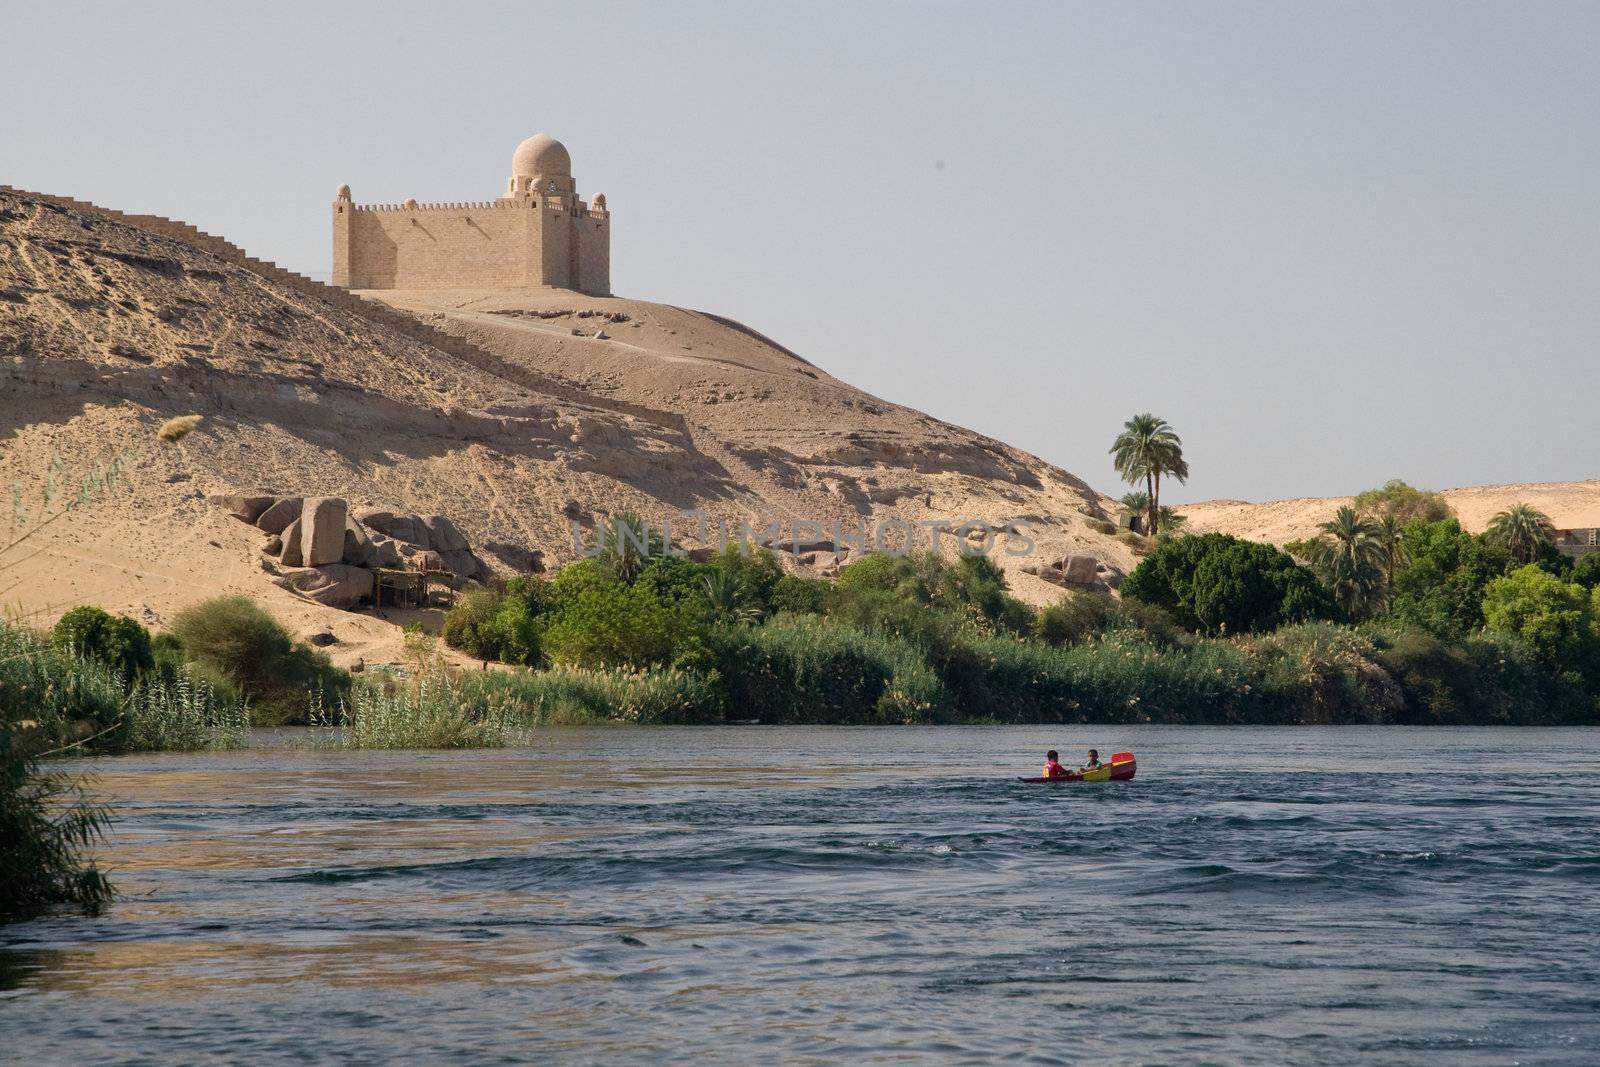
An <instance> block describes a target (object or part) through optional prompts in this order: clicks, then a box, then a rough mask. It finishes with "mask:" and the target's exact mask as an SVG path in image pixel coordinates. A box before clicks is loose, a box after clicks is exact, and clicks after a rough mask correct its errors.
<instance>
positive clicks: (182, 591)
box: [0, 188, 1134, 661]
mask: <svg viewBox="0 0 1600 1067" xmlns="http://www.w3.org/2000/svg"><path fill="white" fill-rule="evenodd" d="M381 295H382V296H383V297H384V298H385V300H387V301H390V302H391V303H392V304H393V308H391V307H390V306H388V305H386V304H379V303H376V302H373V301H368V300H362V299H360V298H358V297H356V296H353V295H351V294H349V293H347V292H345V291H343V290H337V289H331V288H329V287H326V286H321V285H319V284H317V283H314V282H310V281H308V280H307V279H304V278H301V277H299V276H298V275H293V274H290V273H289V272H286V271H283V270H280V269H278V268H276V267H273V266H272V265H271V264H265V263H261V262H259V261H256V260H253V259H250V258H249V257H247V256H245V255H244V253H243V252H241V251H240V250H238V249H237V248H234V247H233V246H232V245H229V244H228V243H227V242H225V241H222V240H220V239H218V238H215V237H211V236H210V235H206V234H203V233H200V232H198V231H195V230H193V229H192V228H190V227H186V226H184V225H182V224H179V223H172V222H169V221H167V220H162V219H153V218H146V217H138V216H125V215H120V214H118V213H116V212H110V211H106V210H103V209H99V208H96V207H94V206H92V205H87V204H81V203H77V202H74V201H67V200H64V199H62V198H55V197H49V196H42V195H38V194H29V193H23V192H19V191H16V190H10V189H3V188H0V373H3V374H4V376H5V380H4V394H3V400H0V441H3V442H4V445H3V450H0V481H3V482H4V484H5V485H7V486H8V487H10V488H11V489H12V491H13V492H12V496H13V504H12V507H11V508H10V511H11V514H10V515H9V516H7V518H6V519H5V520H4V521H5V524H6V527H7V530H8V536H6V537H5V539H4V541H0V544H3V543H7V542H10V541H11V540H12V538H13V537H15V536H16V535H18V534H20V533H24V532H26V531H27V530H28V529H29V528H30V525H37V524H38V523H39V522H40V520H41V519H42V518H44V517H47V516H48V515H50V514H52V513H54V512H57V511H59V510H60V508H61V507H62V506H63V504H64V502H66V501H72V500H76V499H77V498H76V497H75V495H74V494H80V492H81V486H82V483H83V480H84V479H85V477H86V476H89V477H90V478H91V480H92V477H93V476H92V474H91V472H93V471H94V470H95V469H96V467H97V466H99V465H103V464H108V463H111V462H113V461H116V462H117V463H118V465H119V467H120V468H121V469H122V471H123V472H124V473H123V475H122V477H121V478H120V479H119V480H118V481H117V483H116V484H114V485H113V486H111V487H110V488H94V487H91V488H90V490H89V491H87V493H82V496H83V499H82V501H81V503H78V504H77V505H76V506H75V509H74V511H73V513H72V514H71V515H70V516H68V517H67V518H66V520H65V521H56V522H53V523H51V524H50V525H49V526H47V527H45V528H43V529H41V530H40V531H39V532H38V533H37V534H34V535H33V536H31V537H29V538H28V539H27V540H26V541H24V542H22V543H21V544H19V545H17V546H15V547H14V548H12V549H9V550H7V551H5V552H4V554H3V555H0V602H3V603H4V604H5V605H6V606H7V610H8V611H9V612H10V613H12V614H15V615H21V616H23V617H26V618H29V619H34V620H43V621H47V620H48V619H49V617H51V616H53V615H55V614H58V613H59V612H61V611H63V610H65V609H66V608H68V607H71V606H73V605H75V604H80V603H93V604H99V605H101V606H103V607H106V608H108V609H110V610H115V611H123V612H128V613H131V614H134V615H135V616H136V617H142V618H143V619H145V620H146V621H147V622H149V623H151V624H153V625H157V626H159V625H160V624H161V623H162V622H163V621H164V620H165V619H167V618H169V617H170V616H171V614H172V613H173V612H175V611H176V610H178V609H180V608H181V607H182V606H184V605H185V604H187V603H190V602H193V601H195V600H199V599H202V598H204V597H207V596H210V595H214V594H216V593H219V592H243V593H247V594H249V595H251V596H253V597H257V598H258V599H261V600H262V601H263V602H264V603H266V604H267V605H268V606H269V607H270V608H271V609H272V610H273V611H275V612H276V613H277V614H279V615H280V617H282V618H283V619H284V620H285V621H286V622H288V623H290V624H291V625H292V626H299V627H302V628H309V627H314V626H321V625H331V626H333V628H334V629H335V631H336V633H337V634H338V636H339V637H340V639H341V644H339V645H337V646H335V649H334V651H335V652H336V658H338V659H341V660H345V661H348V660H350V659H353V658H355V657H356V656H357V655H363V656H365V658H367V659H369V660H372V659H383V658H386V657H387V656H388V655H390V654H391V653H392V651H393V648H394V646H395V644H396V628H395V627H394V626H393V625H392V624H391V623H392V621H393V618H392V617H391V620H390V621H384V620H381V619H378V618H376V617H373V616H371V615H360V614H353V613H345V612H339V611H335V610H333V609H329V608H324V607H321V606H320V605H317V604H313V603H309V602H307V601H306V600H304V599H303V598H300V597H297V596H296V595H295V594H294V593H293V592H291V591H289V590H286V589H283V588H280V587H279V585H278V584H277V583H276V582H275V580H274V578H275V576H274V573H273V571H272V568H271V561H270V560H264V559H263V557H262V556H261V554H260V552H259V544H260V534H259V531H256V530H253V529H252V528H251V527H249V526H247V525H244V524H243V523H240V522H238V521H236V520H234V519H232V518H230V517H229V516H228V515H227V514H225V513H224V512H223V511H221V510H219V509H218V508H216V507H214V506H212V505H211V504H208V503H207V500H206V498H207V496H208V495H211V494H215V493H222V492H230V491H246V490H264V491H271V492H276V493H280V494H304V495H330V496H339V497H344V498H347V499H349V500H350V501H351V502H352V503H353V504H354V503H368V504H376V505H379V506H392V507H400V508H404V509H406V510H411V511H417V512H424V513H439V514H444V515H447V516H449V517H450V518H451V519H452V520H454V522H455V523H456V525H458V526H459V527H460V528H461V530H462V531H463V532H464V533H465V534H466V535H467V537H468V538H469V540H470V541H471V542H472V544H473V546H474V548H475V549H476V550H477V551H478V552H479V554H480V556H481V557H482V558H483V559H484V560H485V561H486V562H487V563H488V564H490V566H491V567H493V568H494V569H495V570H496V571H497V572H499V573H501V574H505V573H509V572H511V571H513V570H515V569H517V568H518V567H519V566H521V565H522V563H523V562H524V561H526V559H527V554H528V552H529V551H538V552H542V553H543V554H544V558H545V559H546V560H547V561H549V562H551V563H559V562H560V561H562V560H563V559H565V558H568V557H570V556H571V554H572V549H571V534H570V530H569V524H570V523H571V522H572V521H578V522H579V523H581V524H590V523H593V522H594V521H595V520H596V518H597V517H603V516H604V515H605V514H608V513H613V512H616V511H619V510H623V509H631V510H634V511H637V512H639V513H641V514H643V515H644V516H646V517H647V518H650V519H652V520H654V521H656V522H659V521H660V520H661V519H662V518H666V517H668V516H670V515H673V514H675V513H677V512H680V511H683V510H687V509H691V508H698V509H701V510H702V511H703V512H705V513H706V514H707V516H708V517H709V519H710V521H711V522H712V523H716V522H718V521H722V522H726V523H727V524H729V525H730V527H731V526H736V525H737V524H738V523H739V522H741V521H748V522H750V523H751V524H752V525H755V526H758V527H759V526H763V525H765V524H767V523H770V522H774V521H776V522H779V523H781V524H782V525H783V527H784V528H785V529H786V530H787V529H788V528H789V526H790V524H791V523H793V522H794V521H796V520H808V521H815V522H821V523H831V522H840V523H842V524H845V525H850V524H852V523H856V522H859V521H861V520H865V521H867V522H868V523H870V524H872V525H874V526H876V525H877V524H879V523H881V522H882V520H884V519H886V518H889V517H891V516H892V517H893V518H896V519H899V520H902V521H904V522H907V523H912V524H915V523H919V522H925V521H935V520H944V521H951V522H954V521H961V520H968V519H973V520H982V521H985V522H988V523H991V524H994V525H997V526H998V525H1003V524H1006V523H1010V522H1023V523H1025V524H1026V525H1027V526H1028V527H1029V529H1030V531H1031V533H1032V536H1033V538H1034V539H1035V541H1036V542H1037V547H1036V548H1035V550H1034V553H1033V555H1031V556H1029V557H1026V558H1011V557H1007V556H1006V555H1004V554H1003V553H997V554H996V559H997V560H998V561H999V562H1001V563H1002V565H1004V566H1006V568H1007V570H1008V573H1009V574H1010V576H1011V579H1012V584H1013V587H1014V590H1015V591H1016V592H1017V593H1018V595H1020V596H1022V597H1024V598H1025V599H1028V600H1030V601H1033V602H1036V603H1039V602H1046V601H1049V600H1051V599H1053V598H1055V597H1056V596H1059V588H1058V586H1057V585H1055V584H1051V583H1048V582H1046V581H1044V580H1042V579H1040V578H1038V577H1035V576H1033V575H1031V574H1025V573H1023V572H1022V569H1021V568H1022V566H1023V565H1024V564H1027V563H1029V562H1030V561H1031V562H1033V563H1035V564H1036V563H1037V562H1038V561H1040V560H1051V559H1060V558H1063V557H1066V556H1072V555H1077V556H1080V557H1084V556H1089V557H1093V558H1094V559H1096V560H1099V561H1101V569H1102V572H1103V573H1105V574H1109V575H1113V576H1114V574H1115V573H1120V572H1122V571H1126V570H1127V569H1129V568H1130V567H1131V566H1132V564H1133V563H1134V559H1133V557H1132V555H1131V553H1130V551H1129V549H1128V547H1127V546H1126V545H1125V544H1124V543H1122V542H1120V541H1118V540H1116V539H1115V538H1113V537H1110V536H1107V535H1106V534H1105V533H1103V532H1099V531H1098V530H1097V529H1096V528H1095V527H1094V526H1092V525H1091V523H1093V524H1096V525H1100V526H1101V528H1102V529H1103V528H1104V527H1103V520H1104V518H1105V517H1106V516H1107V515H1108V514H1109V511H1110V508H1111V503H1110V501H1108V500H1107V499H1106V498H1104V497H1103V496H1102V495H1100V494H1098V493H1096V492H1095V491H1093V490H1092V489H1090V488H1089V487H1088V486H1087V485H1086V484H1085V483H1084V482H1082V481H1081V480H1079V479H1077V478H1075V477H1073V476H1072V475H1070V474H1068V473H1067V472H1065V471H1063V470H1061V469H1059V468H1056V467H1053V466H1051V465H1050V464H1047V463H1045V462H1043V461H1042V460H1039V459H1038V458H1036V457H1033V456H1030V455H1028V454H1026V453H1023V452H1020V451H1017V450H1015V449H1012V448H1010V447H1008V446H1006V445H1004V444H1002V443H1000V442H998V441H994V440H992V439H989V438H986V437H983V436H980V435H978V434H975V433H971V432H969V431H966V430H963V429H960V428H959V427H955V426H951V425H949V424H946V423H942V422H939V421H938V420H935V419H932V418H930V417H928V416H926V415H923V414H921V413H919V412H916V411H912V410H910V409H907V408H903V407H900V406H897V405H895V404H892V403H889V402H886V401H883V400H880V399H877V398H875V397H871V396H868V395H866V394H864V393H862V392H860V391H859V390H855V389H852V388H851V387H850V386H849V385H847V384H845V383H844V382H842V381H840V380H839V379H837V378H835V377H833V376H832V375H830V374H828V373H827V372H826V371H824V370H822V369H820V368H818V367H815V366H812V365H811V364H809V363H807V362H806V361H805V360H804V359H802V358H800V357H799V356H797V355H795V354H794V353H791V352H789V351H787V350H786V349H784V348H782V347H781V346H780V345H778V344H776V343H774V342H772V341H770V340H768V339H767V338H765V337H763V336H761V335H760V334H758V333H756V332H754V331H752V330H750V329H748V328H746V327H744V326H741V325H740V324H738V323H737V322H734V321H732V320H729V319H725V318H722V317H720V316H716V315H711V314H706V313H700V312H693V311H687V310H684V309H681V308H675V307H668V306H664V305H658V304H649V303H644V302H639V301H630V300H623V299H615V298H604V299H602V298H593V297H586V296H581V295H579V294H576V293H572V292H568V291H565V290H525V291H516V292H498V293H448V294H442V293H434V294H429V293H400V292H394V293H384V294H381ZM396 309H398V310H396ZM188 414H197V415H200V416H203V422H202V423H201V425H200V428H199V429H198V430H196V431H195V432H194V433H193V434H191V435H190V436H189V437H187V438H186V439H184V440H183V441H181V442H179V443H178V444H167V443H163V442H162V441H159V440H158V439H157V437H156V430H157V428H158V427H159V426H160V425H161V424H162V423H163V422H164V421H165V420H166V419H168V418H170V417H173V416H178V415H188ZM946 542H947V544H949V543H950V542H949V539H946ZM787 562H788V563H789V564H790V565H792V566H804V565H806V564H812V565H815V566H823V565H825V563H824V562H823V561H819V560H797V559H795V558H793V557H790V558H788V559H787ZM391 616H392V613H391Z"/></svg>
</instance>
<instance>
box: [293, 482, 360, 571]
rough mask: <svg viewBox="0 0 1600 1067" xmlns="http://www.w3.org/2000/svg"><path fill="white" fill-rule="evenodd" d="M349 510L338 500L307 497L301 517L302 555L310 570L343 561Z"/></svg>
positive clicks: (324, 497)
mask: <svg viewBox="0 0 1600 1067" xmlns="http://www.w3.org/2000/svg"><path fill="white" fill-rule="evenodd" d="M349 513H350V509H349V506H348V505H346V504H345V502H344V501H343V500H341V499H339V498H338V497H336V496H313V497H307V498H306V501H305V504H304V505H303V506H302V510H301V513H300V545H301V548H300V551H301V555H302V556H303V557H304V559H305V565H306V566H307V567H322V566H326V565H327V564H329V563H340V562H342V561H343V560H344V534H345V521H346V519H347V518H348V517H349Z"/></svg>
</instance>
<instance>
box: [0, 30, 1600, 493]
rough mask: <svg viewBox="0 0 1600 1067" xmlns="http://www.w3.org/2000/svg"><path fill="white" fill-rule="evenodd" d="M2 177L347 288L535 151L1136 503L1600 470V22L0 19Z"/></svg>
mask: <svg viewBox="0 0 1600 1067" xmlns="http://www.w3.org/2000/svg"><path fill="white" fill-rule="evenodd" d="M3 22H4V25H5V26H6V30H7V36H8V37H9V38H10V39H11V41H12V44H10V45H9V46H8V47H7V49H6V62H5V63H4V64H3V65H0V99H4V100H5V101H6V102H7V106H6V107H5V108H3V109H0V182H4V183H6V184H11V185H14V186H17V187H20V188H24V189H32V190H37V191H42V192H50V193H59V194H66V195H70V196H75V197H79V198H82V199H86V200H91V201H93V202H95V203H97V204H101V205H103V206H106V207H114V208H119V209H123V210H127V211H133V212H142V213H154V214H160V215H167V216H170V217H174V218H180V219H183V220H185V221H188V222H191V223H194V224H195V225H197V226H199V227H200V228H202V229H205V230H209V231H211V232H213V233H217V234H220V235H222V236H225V237H227V238H229V239H230V240H232V241H234V242H235V243H236V244H239V245H241V246H242V247H244V248H245V249H246V250H247V251H249V252H250V253H251V254H253V255H258V256H260V257H262V258H264V259H269V260H273V261H275V262H277V263H280V264H282V265H283V266H286V267H289V268H291V269H294V270H299V271H301V272H304V273H308V274H311V275H313V276H315V277H319V278H324V279H325V278H326V277H327V275H328V271H329V256H330V221H329V214H330V203H331V201H332V198H333V193H334V190H335V188H336V187H337V186H338V185H339V183H341V182H348V183H350V185H351V186H352V188H353V191H354V194H355V198H356V200H357V201H358V202H399V201H401V200H404V199H405V198H407V197H411V196H414V197H416V198H417V199H418V200H421V201H424V202H426V201H455V200H479V199H490V198H492V197H494V196H498V195H500V194H501V192H502V190H503V187H504V183H505V180H506V176H507V174H508V173H509V170H510V156H511V152H512V149H513V148H515V147H516V145H517V143H518V142H519V141H521V140H522V139H523V138H525V137H527V136H530V135H531V134H533V133H536V132H547V133H550V134H551V135H553V136H555V137H557V138H559V139H560V140H561V141H562V142H563V143H564V144H566V146H567V148H568V149H569V150H570V152H571V154H572V158H573V172H574V175H575V177H576V178H577V182H578V188H579V190H580V192H581V193H583V194H584V195H585V196H587V195H589V194H592V193H594V192H604V193H605V194H606V195H607V200H608V201H609V206H610V208H611V210H612V213H613V215H612V226H613V233H612V250H611V263H612V287H613V290H614V291H615V292H616V293H618V294H619V295H623V296H628V297H634V298H638V299H644V300H656V301H662V302H666V303H671V304H677V305H681V306H685V307H691V308H697V309H702V310H708V311H714V312H717V313H719V314H723V315H727V316H730V317H732V318H736V319H739V320H741V321H743V322H745V323H747V324H748V325H750V326H751V327H753V328H755V329H757V330H760V331H761V332H763V333H765V334H767V335H769V336H771V337H774V338H776V339H777V340H779V341H781V342H782V343H783V344H785V345H786V346H788V347H790V348H792V349H794V350H795V351H797V352H799V353H800V354H802V355H804V356H806V357H807V358H808V359H810V360H811V361H812V362H814V363H817V364H819V365H821V366H822V367H824V368H826V369H827V370H828V371H830V372H832V373H833V374H835V375H837V376H839V377H840V378H843V379H844V380H846V381H848V382H850V383H852V384H854V385H857V386H860V387H862V388H864V389H866V390H868V391H870V392H872V393H875V394H878V395H879V396H882V397H885V398H887V399H890V400H893V401H896V402H899V403H904V404H908V405H910V406H912V407H915V408H919V409H921V410H924V411H927V412H929V413H930V414H933V415H935V416H937V417H939V418H943V419H946V420H948V421H951V422H955V423H959V424H961V425H964V426H968V427H971V428H973V429H976V430H979V431H981V432H983V433H987V434H990V435H992V436H994V437H998V438H1000V439H1002V440H1005V441H1007V442H1009V443H1011V444H1014V445H1017V446H1019V447H1021V448H1025V449H1027V450H1029V451H1031V452H1034V453H1036V454H1038V455H1040V456H1042V457H1044V458H1045V459H1047V460H1049V461H1051V462H1053V463H1056V464H1058V465H1060V466H1062V467H1065V468H1066V469H1067V470H1070V471H1072V472H1073V473H1075V474H1077V475H1079V476H1081V477H1083V478H1085V479H1087V480H1088V481H1090V482H1091V483H1092V484H1094V485H1095V486H1097V487H1098V488H1101V489H1103V490H1108V491H1112V492H1113V493H1114V494H1115V493H1117V492H1120V491H1121V490H1120V489H1118V488H1117V478H1116V475H1115V473H1114V472H1113V470H1112V468H1111V465H1110V460H1109V457H1108V456H1107V450H1108V448H1109V447H1110V444H1111V440H1112V439H1113V437H1114V436H1115V435H1116V433H1117V432H1118V430H1119V429H1120V427H1121V424H1122V422H1123V421H1124V420H1125V419H1127V418H1128V417H1129V416H1131V415H1133V414H1135V413H1137V412H1143V411H1150V412H1154V413H1156V414H1157V415H1160V416H1161V417H1163V418H1165V419H1167V420H1168V421H1169V422H1170V423H1171V424H1172V425H1173V426H1174V428H1175V429H1176V430H1177V431H1178V433H1179V434H1180V435H1181V436H1182V438H1183V442H1184V446H1185V453H1186V456H1187V458H1188V460H1189V464H1190V468H1191V471H1192V475H1191V477H1190V479H1189V483H1188V485H1187V486H1181V487H1180V486H1173V487H1171V488H1170V489H1165V490H1164V491H1163V501H1166V500H1168V499H1171V500H1172V501H1173V502H1184V501H1194V500H1203V499H1211V498H1239V499H1250V500H1263V499H1275V498H1281V497H1295V496H1322V495H1334V494H1344V493H1351V492H1356V491H1359V490H1361V489H1363V488H1367V487H1370V486H1374V485H1378V484H1381V483H1382V482H1384V481H1385V480H1387V479H1389V478H1396V477H1398V478H1404V479H1406V480H1407V481H1410V482H1411V483H1412V484H1414V485H1419V486H1424V487H1428V488H1449V487H1455V486H1464V485H1478V484H1494V483H1505V482H1537V481H1559V480H1570V479H1582V478H1594V477H1600V439H1597V437H1596V434H1595V430H1596V422H1597V420H1596V399H1597V394H1600V196H1597V193H1600V180H1597V179H1600V47H1597V46H1596V45H1597V42H1600V3H1596V2H1589V3H1554V2H1543V3H1524V4H1506V3H1497V4H1489V3H1472V2H1451V3H1437V4H1435V3H1370V4H1369V3H1355V2H1341V3H1318V4H1299V3H1292V2H1272V3H1266V2H1262V3H1205V4H1179V3H1156V4H1146V3H1128V2H1118V3H1104V4H1074V3H1064V2H1054V3H1041V4H1008V3H992V4H972V3H944V2H924V3H887V2H885V3H842V4H832V3H824V2H818V0H808V2H807V3H805V4H777V3H766V4H759V3H758V4H750V3H742V4H736V3H728V4H710V3H674V4H663V3H648V4H645V3H640V4H608V3H583V4H541V3H537V2H528V0H523V2H519V3H516V4H494V5H475V4H468V3H458V4H452V5H441V4H406V3H383V4H365V3H357V2H344V3H340V4H338V5H328V4H325V3H315V4H298V3H287V2H275V3H272V4H249V5H246V4H232V3H215V2H212V3H204V4H199V3H178V2H152V3H148V4H115V3H110V2H103V3H92V4H80V3H71V2H62V0H53V2H52V3H50V4H39V3H35V4H24V3H21V2H19V0H6V4H5V9H4V20H3Z"/></svg>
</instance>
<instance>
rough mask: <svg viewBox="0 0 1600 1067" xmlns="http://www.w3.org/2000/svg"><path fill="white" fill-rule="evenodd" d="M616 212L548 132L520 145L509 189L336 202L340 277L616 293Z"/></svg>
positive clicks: (353, 281)
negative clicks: (474, 196)
mask: <svg viewBox="0 0 1600 1067" xmlns="http://www.w3.org/2000/svg"><path fill="white" fill-rule="evenodd" d="M610 222H611V212H610V210H609V209H608V208H607V207H606V198H605V195H604V194H601V193H596V194H595V196H594V199H593V200H592V201H591V202H590V203H588V204H585V203H584V202H583V200H582V198H580V197H579V196H578V188H577V183H576V182H574V181H573V178H572V160H571V157H570V156H569V155H568V154H567V150H566V148H565V147H564V146H563V145H562V144H561V142H559V141H557V140H555V139H554V138H551V137H548V136H546V135H544V134H540V135H539V136H537V137H530V138H528V140H526V141H524V142H522V144H520V145H518V146H517V150H516V152H515V153H514V154H513V155H512V157H511V177H510V178H509V179H508V180H507V182H506V195H505V196H503V197H500V198H498V199H496V200H468V201H456V202H449V203H436V202H430V203H419V202H418V201H416V200H407V201H405V202H404V203H400V204H357V203H356V202H355V199H354V198H353V196H352V195H351V192H350V187H349V186H348V185H341V186H339V189H338V192H337V193H336V194H335V197H334V201H333V282H334V284H335V285H340V286H344V287H346V288H350V289H511V288H523V287H533V286H555V287H559V288H563V289H576V290H578V291H580V292H584V293H591V294H594V295H597V296H605V295H609V294H610V292H611V229H610Z"/></svg>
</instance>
